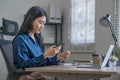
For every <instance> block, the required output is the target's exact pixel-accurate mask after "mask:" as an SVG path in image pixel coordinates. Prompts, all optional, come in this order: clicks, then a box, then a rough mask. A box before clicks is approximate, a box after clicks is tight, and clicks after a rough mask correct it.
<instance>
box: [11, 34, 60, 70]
mask: <svg viewBox="0 0 120 80" xmlns="http://www.w3.org/2000/svg"><path fill="white" fill-rule="evenodd" d="M43 54H44V50H42V48H41V46H40V45H39V44H38V43H37V42H35V41H34V40H33V39H32V38H31V37H30V36H29V35H28V34H22V35H19V36H17V37H16V38H15V40H14V41H13V63H14V65H15V67H16V68H18V69H20V68H21V69H25V68H28V67H40V66H48V65H56V64H58V62H59V61H57V59H56V56H54V57H50V58H46V59H44V56H43Z"/></svg>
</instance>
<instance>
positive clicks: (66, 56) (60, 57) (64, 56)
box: [57, 51, 70, 60]
mask: <svg viewBox="0 0 120 80" xmlns="http://www.w3.org/2000/svg"><path fill="white" fill-rule="evenodd" d="M69 55H70V51H67V52H63V53H61V54H59V55H58V56H57V60H66V59H67V58H68V57H69Z"/></svg>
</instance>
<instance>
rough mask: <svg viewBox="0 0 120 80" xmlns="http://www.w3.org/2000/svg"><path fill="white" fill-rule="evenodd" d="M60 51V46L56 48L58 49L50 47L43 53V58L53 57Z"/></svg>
mask: <svg viewBox="0 0 120 80" xmlns="http://www.w3.org/2000/svg"><path fill="white" fill-rule="evenodd" d="M60 49H61V46H58V47H55V45H54V46H51V47H50V48H48V49H47V50H46V51H45V53H44V58H47V57H51V56H55V55H56V54H57V53H59V51H60Z"/></svg>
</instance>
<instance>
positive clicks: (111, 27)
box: [107, 19, 118, 45]
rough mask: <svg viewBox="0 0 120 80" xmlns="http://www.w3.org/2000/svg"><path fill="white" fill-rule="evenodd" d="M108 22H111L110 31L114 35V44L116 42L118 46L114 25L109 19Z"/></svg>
mask: <svg viewBox="0 0 120 80" xmlns="http://www.w3.org/2000/svg"><path fill="white" fill-rule="evenodd" d="M107 20H108V22H109V26H110V30H111V33H112V37H113V39H114V42H115V45H116V44H117V42H118V40H117V37H116V35H115V32H114V28H113V25H112V23H111V21H110V20H109V19H107Z"/></svg>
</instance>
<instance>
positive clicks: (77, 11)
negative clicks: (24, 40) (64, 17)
mask: <svg viewBox="0 0 120 80" xmlns="http://www.w3.org/2000/svg"><path fill="white" fill-rule="evenodd" d="M94 33H95V0H71V38H70V39H71V40H70V49H71V51H72V52H93V51H94V49H95V48H94V43H95V40H94V37H95V35H94Z"/></svg>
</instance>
